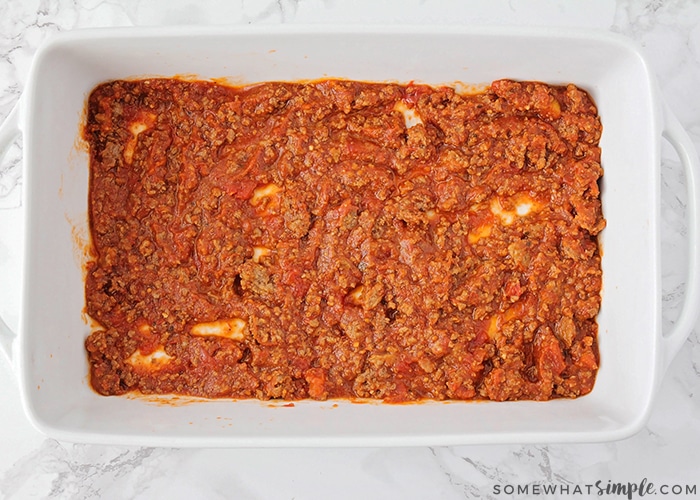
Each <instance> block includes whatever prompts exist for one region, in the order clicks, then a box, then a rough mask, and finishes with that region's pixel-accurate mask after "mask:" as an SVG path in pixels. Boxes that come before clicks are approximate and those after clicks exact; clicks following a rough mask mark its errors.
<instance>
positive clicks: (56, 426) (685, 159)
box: [0, 27, 700, 446]
mask: <svg viewBox="0 0 700 500" xmlns="http://www.w3.org/2000/svg"><path fill="white" fill-rule="evenodd" d="M154 75H156V76H173V75H196V76H197V77H199V78H205V79H206V78H220V77H228V78H229V79H230V80H231V81H233V82H236V83H244V82H245V83H247V82H258V81H268V80H299V79H315V78H320V77H327V76H328V77H342V78H351V79H358V80H375V81H386V80H390V81H400V82H406V81H411V80H414V81H420V82H426V83H433V84H439V83H450V82H456V81H459V82H465V83H469V84H486V83H489V82H490V81H492V80H494V79H498V78H513V79H519V80H540V81H545V82H548V83H554V84H556V83H569V82H573V83H576V84H577V85H579V86H580V87H582V88H584V89H586V90H588V91H589V92H590V93H591V95H592V97H593V98H594V100H595V101H596V103H597V104H598V108H599V113H600V116H601V120H602V123H603V127H604V132H603V137H602V141H601V147H602V151H603V156H602V164H603V168H604V170H605V175H604V180H603V184H602V199H603V210H604V215H605V217H606V218H607V221H608V226H607V228H606V229H605V231H604V232H603V233H602V236H601V238H600V241H601V244H602V249H603V278H604V282H603V306H602V309H601V311H600V315H599V319H598V321H599V327H600V330H599V344H600V357H601V367H600V371H599V374H598V379H597V382H596V385H595V388H594V390H593V391H592V393H591V394H589V395H587V396H585V397H582V398H579V399H576V400H555V401H549V402H544V403H542V402H508V403H456V402H454V403H437V402H435V403H421V404H409V405H384V404H375V403H371V404H356V403H350V402H346V401H329V402H314V401H308V402H307V401H305V402H297V403H295V404H294V406H293V407H286V406H283V404H282V403H269V402H259V401H229V400H226V401H201V400H200V401H194V400H191V399H187V398H178V399H177V401H176V402H171V403H167V402H166V403H163V402H156V400H154V398H150V399H145V398H138V397H102V396H98V395H97V394H96V393H94V392H93V391H92V390H91V389H90V387H89V383H88V379H87V373H88V366H87V359H86V355H85V352H84V347H83V341H84V339H85V337H86V336H87V335H88V333H89V331H90V326H89V325H88V324H87V322H86V318H85V315H84V312H83V311H84V307H85V299H84V290H83V264H84V259H85V256H84V252H83V248H81V244H84V243H85V241H86V238H87V235H88V223H87V196H86V194H87V186H88V168H87V154H86V153H85V152H84V151H82V150H80V148H78V147H76V138H77V137H78V135H79V130H80V126H81V120H82V118H83V116H84V115H83V111H84V105H85V102H86V98H87V96H88V94H89V92H90V91H91V90H92V88H93V87H94V86H95V85H96V84H98V83H100V82H103V81H105V80H110V79H118V78H130V77H142V76H154ZM19 132H21V133H22V134H23V141H24V165H25V170H24V190H25V192H24V198H23V200H24V210H25V220H26V230H25V232H26V240H25V267H24V271H23V291H22V300H21V303H22V305H21V314H20V326H19V331H18V332H17V334H16V336H15V335H14V334H13V333H12V332H10V331H9V329H7V327H6V326H4V324H0V333H1V335H0V339H2V345H3V346H4V349H5V350H6V351H7V354H8V355H9V356H10V357H11V360H12V363H13V365H14V368H15V370H16V373H17V375H18V381H19V385H20V388H21V393H22V398H23V403H24V407H25V410H26V413H27V415H28V417H29V419H30V420H31V421H32V422H33V423H34V425H35V426H36V427H37V428H39V429H40V430H41V431H43V432H45V433H46V434H48V435H49V436H51V437H54V438H56V439H61V440H68V441H79V442H99V443H114V444H117V443H118V444H138V445H160V446H347V445H353V446H355V445H357V446H369V445H372V446H376V445H454V444H467V443H516V442H518V443H525V442H584V441H588V442H591V441H605V440H614V439H620V438H624V437H626V436H629V435H631V434H633V433H634V432H636V431H637V430H638V429H640V427H641V426H642V425H643V424H644V422H645V421H646V418H647V415H648V413H649V409H650V406H651V402H652V398H653V396H654V392H655V390H656V388H657V387H658V385H659V381H660V379H661V377H662V375H663V373H664V371H665V369H666V368H667V366H668V365H669V363H670V361H671V359H672V358H673V356H674V355H675V353H676V352H677V351H678V349H679V348H680V346H681V344H682V343H683V342H684V341H685V339H686V338H687V336H688V334H689V333H690V331H691V329H692V328H693V326H694V325H695V322H696V319H697V317H698V310H699V306H700V277H699V276H698V273H699V271H698V265H697V259H698V242H697V238H698V234H699V232H698V217H697V205H696V201H695V200H696V196H697V194H698V192H699V186H698V184H699V183H700V172H699V169H700V163H699V162H698V157H697V153H696V151H695V149H694V147H693V145H692V142H691V141H690V139H689V138H688V136H687V134H686V133H685V132H684V131H683V130H682V128H681V127H680V126H679V124H678V122H677V121H676V120H675V119H674V118H673V117H672V116H671V114H670V113H669V112H668V111H667V110H666V109H665V108H664V106H662V104H661V103H660V101H659V96H658V92H657V90H656V85H655V83H654V79H653V77H652V75H651V74H650V70H649V67H648V65H647V63H646V62H645V60H644V58H643V57H642V56H641V55H640V53H639V52H638V51H637V49H636V48H635V47H634V46H633V45H632V44H631V43H630V42H628V41H627V40H626V39H624V38H621V37H619V36H615V35H612V34H608V33H598V32H576V31H571V30H566V31H554V30H547V31H542V30H537V31H533V30H523V29H518V30H513V29H508V30H502V29H471V28H469V29H466V28H462V29H460V28H440V29H436V28H426V29H421V28H410V29H409V28H399V27H393V28H377V27H372V28H358V27H352V28H342V29H330V28H324V27H303V28H302V27H294V28H292V27H282V28H275V29H271V28H269V27H265V28H252V27H246V28H228V29H227V28H221V29H219V28H217V29H200V28H186V29H182V28H166V29H110V30H99V31H94V30H93V31H76V32H69V33H64V34H61V35H60V36H57V37H55V38H54V39H52V40H51V41H50V42H49V43H47V44H46V45H44V46H43V47H42V48H41V49H40V51H39V52H38V53H37V55H36V58H35V60H34V65H33V68H32V71H31V75H30V79H29V81H28V84H27V87H26V91H25V93H24V95H23V97H22V99H21V104H20V106H19V109H18V111H17V112H15V113H13V114H12V115H11V116H10V117H9V118H8V119H7V121H6V123H5V124H3V126H2V128H1V129H0V150H1V149H2V146H3V143H4V144H5V145H6V144H7V143H8V142H9V140H10V139H11V138H12V137H14V136H15V134H16V133H19ZM662 135H665V136H666V137H667V138H668V139H669V141H670V142H671V143H672V144H673V145H674V146H675V148H676V149H677V150H678V153H679V155H680V157H681V160H682V164H683V166H684V168H685V171H686V175H687V178H688V188H689V205H688V207H689V213H690V224H689V227H690V231H689V238H690V244H691V251H690V263H689V276H688V280H687V284H688V288H687V291H686V299H685V307H684V309H683V312H682V314H681V317H680V318H679V320H678V321H677V322H676V324H675V326H674V328H673V331H672V332H670V333H669V334H668V335H667V336H662V332H661V280H660V255H659V253H660V251H659V248H660V242H659V228H658V224H659V213H658V212H659V183H660V179H659V175H660V174H659V169H660V153H659V150H660V139H661V137H662ZM0 323H1V322H0ZM193 401H194V402H193ZM185 403H191V404H185Z"/></svg>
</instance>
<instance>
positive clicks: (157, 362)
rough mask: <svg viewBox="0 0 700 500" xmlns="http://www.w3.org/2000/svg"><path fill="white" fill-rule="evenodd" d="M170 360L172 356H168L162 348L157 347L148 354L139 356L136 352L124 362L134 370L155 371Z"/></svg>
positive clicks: (137, 351) (138, 352)
mask: <svg viewBox="0 0 700 500" xmlns="http://www.w3.org/2000/svg"><path fill="white" fill-rule="evenodd" d="M171 359H172V356H169V355H168V353H166V352H165V350H164V349H163V348H162V347H159V348H157V349H156V350H155V351H153V352H152V353H150V354H141V351H139V350H136V352H134V354H132V355H131V356H129V359H127V360H126V362H127V363H129V364H130V365H131V366H133V367H134V368H143V369H146V370H157V369H158V368H161V367H162V366H165V365H167V364H168V363H169V362H170V360H171Z"/></svg>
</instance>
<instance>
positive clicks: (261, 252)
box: [253, 247, 271, 264]
mask: <svg viewBox="0 0 700 500" xmlns="http://www.w3.org/2000/svg"><path fill="white" fill-rule="evenodd" d="M270 252H271V250H270V249H269V248H267V247H253V262H255V263H256V264H257V263H259V262H260V259H262V258H263V257H266V256H268V255H270Z"/></svg>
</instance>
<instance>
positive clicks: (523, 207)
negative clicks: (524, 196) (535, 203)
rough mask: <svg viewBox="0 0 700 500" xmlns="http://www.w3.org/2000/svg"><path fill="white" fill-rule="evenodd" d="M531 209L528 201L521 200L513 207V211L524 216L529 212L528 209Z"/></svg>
mask: <svg viewBox="0 0 700 500" xmlns="http://www.w3.org/2000/svg"><path fill="white" fill-rule="evenodd" d="M531 210H532V203H530V202H527V201H526V202H523V203H519V204H518V206H517V207H515V213H516V214H518V215H519V216H520V217H524V216H525V215H527V214H529V213H530V211H531Z"/></svg>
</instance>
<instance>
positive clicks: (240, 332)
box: [190, 318, 247, 341]
mask: <svg viewBox="0 0 700 500" xmlns="http://www.w3.org/2000/svg"><path fill="white" fill-rule="evenodd" d="M246 326H247V323H246V322H245V320H243V319H241V318H232V319H221V320H218V321H211V322H209V323H197V324H196V325H194V326H193V327H192V330H190V333H192V335H197V336H198V337H208V336H215V337H224V338H227V339H231V340H238V341H240V340H243V339H244V338H245V330H246Z"/></svg>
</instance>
